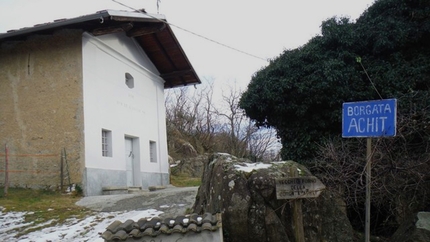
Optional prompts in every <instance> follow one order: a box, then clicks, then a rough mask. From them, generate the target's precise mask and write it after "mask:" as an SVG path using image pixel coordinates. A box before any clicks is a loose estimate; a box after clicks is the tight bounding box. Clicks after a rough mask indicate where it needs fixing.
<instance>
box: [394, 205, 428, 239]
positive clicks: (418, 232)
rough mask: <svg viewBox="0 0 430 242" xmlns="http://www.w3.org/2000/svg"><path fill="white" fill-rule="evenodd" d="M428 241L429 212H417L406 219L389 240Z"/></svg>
mask: <svg viewBox="0 0 430 242" xmlns="http://www.w3.org/2000/svg"><path fill="white" fill-rule="evenodd" d="M428 241H430V212H419V213H416V214H414V215H413V216H411V217H409V218H408V219H406V220H405V221H404V222H403V223H402V224H401V225H400V227H399V228H398V229H397V231H396V232H395V233H394V235H393V236H392V237H391V239H390V242H428Z"/></svg>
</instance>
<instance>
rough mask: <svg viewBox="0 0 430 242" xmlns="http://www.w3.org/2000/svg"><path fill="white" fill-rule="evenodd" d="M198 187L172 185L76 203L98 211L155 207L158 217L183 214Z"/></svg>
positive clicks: (87, 198)
mask: <svg viewBox="0 0 430 242" xmlns="http://www.w3.org/2000/svg"><path fill="white" fill-rule="evenodd" d="M197 190H198V187H173V186H168V187H166V188H165V189H161V190H156V191H152V192H141V193H136V194H120V195H102V196H90V197H84V198H82V199H81V200H79V201H78V202H77V203H76V205H78V206H82V207H86V208H89V209H91V210H94V211H99V212H114V211H133V210H147V209H156V210H158V211H162V212H163V214H162V215H160V217H175V216H178V215H184V214H185V213H186V210H187V209H189V208H191V207H192V206H193V204H194V201H195V198H196V194H197Z"/></svg>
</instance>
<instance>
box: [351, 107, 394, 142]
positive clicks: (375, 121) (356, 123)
mask: <svg viewBox="0 0 430 242" xmlns="http://www.w3.org/2000/svg"><path fill="white" fill-rule="evenodd" d="M396 120H397V99H383V100H375V101H364V102H348V103H343V108H342V137H344V138H353V137H387V136H396Z"/></svg>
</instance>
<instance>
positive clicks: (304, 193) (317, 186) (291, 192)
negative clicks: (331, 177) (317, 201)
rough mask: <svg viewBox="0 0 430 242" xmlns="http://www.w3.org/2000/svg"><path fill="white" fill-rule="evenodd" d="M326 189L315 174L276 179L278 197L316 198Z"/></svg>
mask: <svg viewBox="0 0 430 242" xmlns="http://www.w3.org/2000/svg"><path fill="white" fill-rule="evenodd" d="M324 189H325V186H324V184H322V182H321V181H320V180H319V179H318V178H316V177H315V176H302V177H292V178H280V179H276V198H277V199H300V198H315V197H318V196H319V195H320V194H321V191H322V190H324Z"/></svg>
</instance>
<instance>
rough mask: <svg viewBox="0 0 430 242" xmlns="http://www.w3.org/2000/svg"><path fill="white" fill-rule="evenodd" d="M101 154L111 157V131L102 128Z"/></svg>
mask: <svg viewBox="0 0 430 242" xmlns="http://www.w3.org/2000/svg"><path fill="white" fill-rule="evenodd" d="M102 156H105V157H112V131H110V130H107V129H102Z"/></svg>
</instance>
